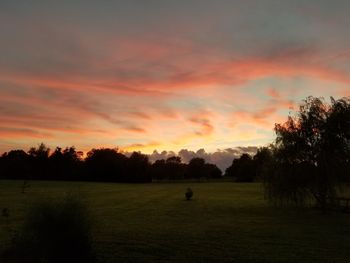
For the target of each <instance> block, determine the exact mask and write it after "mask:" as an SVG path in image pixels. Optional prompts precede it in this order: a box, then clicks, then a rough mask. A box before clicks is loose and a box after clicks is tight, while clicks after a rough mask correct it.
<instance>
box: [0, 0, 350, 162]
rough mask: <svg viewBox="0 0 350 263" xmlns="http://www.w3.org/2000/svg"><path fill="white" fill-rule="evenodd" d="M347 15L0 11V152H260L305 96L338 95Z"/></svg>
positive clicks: (323, 7)
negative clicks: (40, 148) (41, 148)
mask: <svg viewBox="0 0 350 263" xmlns="http://www.w3.org/2000/svg"><path fill="white" fill-rule="evenodd" d="M349 10H350V1H348V0H346V1H345V0H344V1H342V0H333V1H331V0H329V1H326V0H307V1H306V0H264V1H261V0H227V1H225V0H178V1H170V0H147V1H146V0H125V1H107V0H101V1H91V0H84V1H82V0H75V1H67V0H61V1H50V0H45V1H31V0H26V1H13V0H11V1H10V0H1V1H0V153H1V152H5V151H8V150H10V149H28V148H29V147H30V146H35V145H37V144H39V143H41V142H44V143H46V144H47V145H49V146H50V147H55V146H61V147H65V146H75V147H76V148H77V149H79V150H84V151H87V150H89V149H91V148H100V147H112V148H115V147H118V148H119V149H121V150H123V151H129V152H130V151H142V152H144V153H152V152H153V151H154V150H157V152H156V153H157V154H160V153H161V152H162V151H163V150H166V151H171V152H172V151H173V152H178V151H180V150H182V149H184V151H188V152H192V153H193V152H197V151H198V150H199V149H204V151H205V153H206V154H214V153H218V152H219V153H220V152H221V153H222V152H225V153H227V152H230V151H232V149H248V148H244V147H249V146H252V147H256V146H264V145H267V144H269V143H271V142H272V141H273V139H274V132H273V128H274V124H275V123H281V122H284V121H285V120H286V118H287V116H288V114H289V113H290V112H293V111H294V110H297V109H298V104H299V103H300V102H301V100H302V99H304V98H306V97H307V96H310V95H313V96H317V97H319V96H323V97H325V98H329V96H333V97H335V98H340V97H344V96H350V86H349V83H350V46H349V43H350V16H349ZM237 147H238V148H237ZM239 147H241V148H239ZM183 153H184V152H183ZM185 153H186V152H185ZM201 153H203V152H200V153H199V154H201ZM214 155H215V154H214Z"/></svg>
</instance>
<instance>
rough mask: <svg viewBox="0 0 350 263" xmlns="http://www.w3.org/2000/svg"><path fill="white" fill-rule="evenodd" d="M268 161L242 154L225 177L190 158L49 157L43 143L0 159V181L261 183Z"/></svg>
mask: <svg viewBox="0 0 350 263" xmlns="http://www.w3.org/2000/svg"><path fill="white" fill-rule="evenodd" d="M268 158H271V151H270V149H269V148H267V147H263V148H260V149H258V152H257V154H256V155H254V156H251V155H249V154H246V153H245V154H242V155H241V157H240V158H237V159H233V161H232V164H231V166H229V167H228V168H227V169H226V170H225V173H224V174H223V173H222V171H221V170H220V169H219V168H218V167H217V166H216V165H215V164H212V163H207V162H206V161H205V160H204V159H203V158H199V157H194V158H192V159H191V160H190V161H189V162H188V163H184V162H182V160H181V157H179V156H172V157H169V158H167V159H160V160H156V161H155V162H154V163H151V162H150V161H149V159H148V156H147V155H145V154H142V153H140V152H133V153H132V154H131V155H130V156H126V155H125V154H123V153H121V152H119V151H118V149H111V148H101V149H92V150H90V151H89V152H88V153H87V155H86V158H83V153H82V152H81V151H77V150H76V149H75V148H74V147H67V148H65V149H62V148H60V147H57V148H56V149H55V150H54V151H53V152H52V153H51V151H50V149H49V148H48V147H47V146H46V145H45V144H43V143H41V144H40V145H39V146H38V147H32V148H30V150H29V151H27V152H26V151H24V150H11V151H9V152H5V153H4V154H3V155H2V156H1V157H0V179H24V180H63V181H101V182H151V181H163V180H170V181H171V180H186V179H197V180H201V179H221V178H223V177H227V178H231V179H232V180H233V181H236V182H254V181H257V180H258V181H261V180H262V170H263V164H264V163H265V162H266V161H267V159H268Z"/></svg>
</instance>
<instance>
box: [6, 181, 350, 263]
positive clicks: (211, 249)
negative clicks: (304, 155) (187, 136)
mask: <svg viewBox="0 0 350 263" xmlns="http://www.w3.org/2000/svg"><path fill="white" fill-rule="evenodd" d="M22 183H23V182H22V181H0V208H1V209H3V208H8V209H9V216H8V217H6V218H5V217H2V218H1V219H0V248H1V249H5V248H6V247H7V246H8V245H9V244H10V240H11V238H12V236H13V235H14V232H15V231H17V230H18V229H19V228H20V226H21V224H22V223H23V218H24V215H25V213H26V211H28V208H29V207H31V205H32V203H35V202H36V201H37V200H43V199H47V198H61V197H63V196H64V195H65V194H66V193H67V192H70V193H74V194H77V195H79V196H80V199H81V200H82V201H83V202H84V203H86V204H87V205H88V207H89V208H90V212H91V214H92V217H93V220H94V222H95V223H94V227H93V235H94V240H95V241H96V252H97V256H98V258H99V259H100V262H154V261H157V262H181V261H183V262H308V263H309V262H350V261H349V260H350V242H349V241H350V220H349V219H350V218H349V217H350V215H349V214H344V213H335V212H332V213H329V214H326V215H324V214H322V213H321V212H320V211H318V210H314V209H305V208H304V209H291V208H288V210H287V209H276V208H272V207H269V206H268V205H267V203H266V201H265V200H264V199H263V189H262V187H261V185H260V184H238V183H230V182H225V183H224V182H222V183H221V182H218V183H190V184H189V183H177V184H161V183H160V184H138V185H135V184H112V183H86V182H85V183H78V182H69V183H66V182H43V181H33V182H29V184H30V186H29V187H28V188H26V191H25V193H24V194H22V193H21V191H22V189H21V188H22ZM188 187H191V188H192V190H193V192H194V195H193V199H192V200H191V201H185V196H184V193H185V191H186V189H187V188H188Z"/></svg>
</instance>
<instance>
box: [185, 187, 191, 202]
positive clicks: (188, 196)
mask: <svg viewBox="0 0 350 263" xmlns="http://www.w3.org/2000/svg"><path fill="white" fill-rule="evenodd" d="M185 196H186V200H187V201H189V200H191V198H192V196H193V191H192V189H191V188H190V187H189V188H187V191H186V193H185Z"/></svg>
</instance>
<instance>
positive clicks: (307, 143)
mask: <svg viewBox="0 0 350 263" xmlns="http://www.w3.org/2000/svg"><path fill="white" fill-rule="evenodd" d="M275 133H276V140H275V142H274V161H273V164H272V165H270V167H272V169H270V172H269V173H267V174H266V175H265V184H264V186H265V190H266V196H267V198H268V199H269V200H270V201H272V202H274V203H277V204H281V205H285V204H301V205H304V204H306V203H309V202H310V201H311V202H312V201H316V204H317V205H318V206H319V207H320V208H322V209H325V208H326V207H327V206H328V205H331V204H334V201H335V198H336V197H337V195H338V194H339V192H340V190H341V186H342V183H343V182H345V181H346V180H347V179H349V177H348V175H349V169H348V168H349V161H350V98H342V99H339V100H335V99H334V98H331V100H330V103H327V102H326V101H325V100H324V99H323V98H315V97H308V98H307V99H305V100H304V101H303V102H302V104H301V105H300V107H299V111H298V112H296V113H295V114H294V115H291V116H289V117H288V119H287V121H286V122H285V123H283V124H276V125H275Z"/></svg>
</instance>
